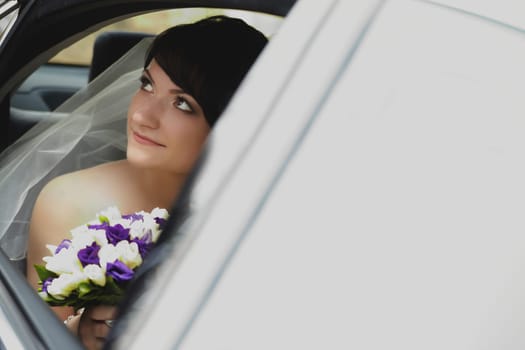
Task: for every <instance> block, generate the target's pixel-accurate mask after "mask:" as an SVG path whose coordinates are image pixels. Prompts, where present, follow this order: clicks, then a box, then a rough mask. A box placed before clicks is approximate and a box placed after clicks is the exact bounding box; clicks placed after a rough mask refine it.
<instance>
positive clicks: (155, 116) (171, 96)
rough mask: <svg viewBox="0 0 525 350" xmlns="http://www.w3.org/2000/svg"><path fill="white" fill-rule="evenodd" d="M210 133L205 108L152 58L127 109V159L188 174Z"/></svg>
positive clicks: (139, 164) (147, 165)
mask: <svg viewBox="0 0 525 350" xmlns="http://www.w3.org/2000/svg"><path fill="white" fill-rule="evenodd" d="M209 132H210V127H209V125H208V123H207V121H206V119H205V118H204V113H203V110H202V108H201V107H200V106H199V104H198V103H197V101H195V99H194V98H193V97H192V96H190V95H188V94H187V93H186V92H184V91H183V90H182V89H181V88H180V87H179V86H177V85H176V84H175V83H173V82H172V81H171V79H170V78H169V77H168V75H166V73H164V70H162V68H161V67H160V66H159V65H158V64H157V62H156V61H155V60H154V59H153V60H152V61H151V63H150V65H149V67H148V68H146V69H145V70H144V72H143V74H142V77H141V87H140V89H139V90H138V91H137V93H136V94H135V95H134V96H133V99H132V100H131V104H130V106H129V109H128V148H127V158H128V160H129V161H130V162H131V163H133V164H135V165H137V166H141V167H147V168H156V169H159V170H167V171H169V172H172V173H176V174H187V173H188V172H189V171H190V170H191V168H192V166H193V165H194V163H195V161H196V159H197V157H198V155H199V153H200V151H201V148H202V146H203V144H204V141H205V140H206V137H207V136H208V134H209Z"/></svg>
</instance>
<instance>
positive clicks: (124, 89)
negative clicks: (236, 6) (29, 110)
mask: <svg viewBox="0 0 525 350" xmlns="http://www.w3.org/2000/svg"><path fill="white" fill-rule="evenodd" d="M151 41H152V38H147V39H143V40H142V41H141V42H140V43H139V44H137V45H136V46H135V47H133V48H132V49H131V50H130V51H129V52H128V53H127V54H125V55H124V56H123V57H122V58H120V59H119V60H118V61H117V62H115V63H114V64H113V65H112V66H111V67H109V68H108V69H107V70H106V71H104V72H103V73H102V74H100V75H99V76H98V77H97V78H96V79H95V80H93V81H92V82H91V83H89V84H88V86H87V87H86V88H84V89H82V90H81V91H79V92H78V93H76V94H75V95H73V96H72V97H71V98H70V99H68V100H67V101H66V102H64V103H63V104H62V105H61V106H60V107H58V108H57V109H56V110H55V111H54V112H50V114H49V117H48V118H46V119H45V120H42V121H41V122H39V123H38V124H36V125H35V126H34V127H32V128H31V129H30V130H29V131H28V132H27V133H25V134H24V135H23V136H22V137H21V138H20V139H19V140H17V141H16V142H15V143H14V144H12V145H11V146H9V147H8V148H7V149H6V150H5V151H4V152H2V154H0V247H1V249H2V250H4V252H5V253H6V254H7V255H8V256H9V258H10V259H11V260H13V261H19V262H21V263H23V262H24V260H25V255H26V245H27V238H28V233H29V220H30V217H31V212H32V209H33V204H34V202H35V200H36V197H37V195H38V193H39V192H40V190H41V188H42V187H43V186H44V185H45V184H46V183H47V182H48V181H49V180H51V179H52V178H53V177H55V176H58V175H61V174H64V173H68V172H71V171H75V170H79V169H83V168H86V167H91V166H94V165H97V164H101V163H104V162H108V161H112V160H116V159H121V158H124V157H125V149H126V143H127V137H126V116H127V109H128V105H129V103H130V100H131V97H132V95H133V94H134V93H135V92H136V91H137V89H138V87H139V77H140V74H141V71H142V68H143V64H144V58H145V53H146V50H147V48H148V46H149V44H150V43H151Z"/></svg>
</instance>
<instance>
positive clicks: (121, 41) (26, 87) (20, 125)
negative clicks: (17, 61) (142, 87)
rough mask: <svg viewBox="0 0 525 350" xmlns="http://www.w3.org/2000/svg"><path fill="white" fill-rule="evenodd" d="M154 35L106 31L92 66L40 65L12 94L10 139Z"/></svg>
mask: <svg viewBox="0 0 525 350" xmlns="http://www.w3.org/2000/svg"><path fill="white" fill-rule="evenodd" d="M151 36H152V34H148V33H141V32H125V31H108V32H102V33H101V34H99V35H98V36H97V37H96V39H95V42H94V45H93V55H92V60H91V64H90V65H89V66H88V67H83V66H69V67H60V68H58V67H56V66H54V65H52V64H46V65H43V66H41V67H40V68H39V69H37V70H36V71H35V72H34V73H33V74H32V75H31V76H29V77H28V79H26V80H25V81H24V82H23V83H22V85H21V86H20V87H19V88H18V89H17V90H16V92H15V93H14V94H13V95H12V96H11V108H10V110H11V121H10V130H9V136H10V143H12V142H14V141H15V140H17V139H18V138H19V137H20V136H22V135H23V134H24V133H25V132H26V131H27V130H29V129H30V128H31V127H32V126H34V125H35V124H36V123H38V122H39V121H40V120H42V119H44V118H46V117H47V116H48V114H49V113H48V112H50V111H53V110H55V109H56V108H57V107H58V106H60V104H62V103H63V102H64V101H66V100H67V99H68V98H70V97H71V96H72V95H73V94H75V93H76V92H77V91H79V90H80V89H82V88H83V87H84V86H86V84H87V83H89V82H91V81H92V80H94V79H95V78H96V77H97V76H98V75H99V74H100V73H102V72H103V71H104V70H105V69H107V68H108V67H109V66H111V65H112V64H113V63H114V62H116V61H117V60H118V59H119V58H120V57H121V56H122V55H124V54H125V53H126V52H127V51H128V50H129V49H131V48H132V47H133V46H134V45H136V44H137V43H138V42H139V41H140V40H142V39H144V38H146V37H151ZM64 77H65V78H64Z"/></svg>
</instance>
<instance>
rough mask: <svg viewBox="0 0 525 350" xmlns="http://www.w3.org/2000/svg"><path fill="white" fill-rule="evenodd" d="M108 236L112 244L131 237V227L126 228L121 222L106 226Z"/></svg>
mask: <svg viewBox="0 0 525 350" xmlns="http://www.w3.org/2000/svg"><path fill="white" fill-rule="evenodd" d="M106 237H107V239H108V242H109V243H111V244H117V243H118V242H120V241H123V240H128V239H129V228H124V226H122V225H121V224H117V225H115V226H108V227H107V228H106Z"/></svg>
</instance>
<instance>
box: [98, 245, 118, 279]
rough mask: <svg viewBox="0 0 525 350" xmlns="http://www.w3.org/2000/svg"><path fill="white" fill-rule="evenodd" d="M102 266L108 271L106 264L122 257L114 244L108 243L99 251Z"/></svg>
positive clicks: (103, 269)
mask: <svg viewBox="0 0 525 350" xmlns="http://www.w3.org/2000/svg"><path fill="white" fill-rule="evenodd" d="M98 257H99V260H100V262H99V263H100V268H101V269H102V271H104V273H106V264H107V263H112V262H114V261H115V260H117V259H118V258H119V257H120V254H119V251H118V250H117V248H116V247H115V246H114V245H113V244H107V245H105V246H102V247H100V250H99V251H98Z"/></svg>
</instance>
